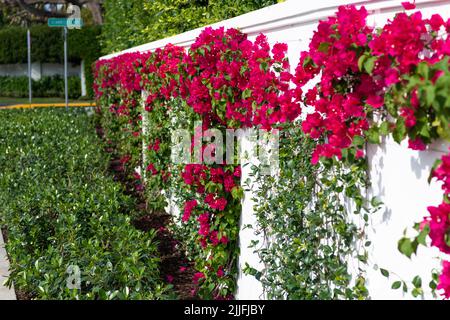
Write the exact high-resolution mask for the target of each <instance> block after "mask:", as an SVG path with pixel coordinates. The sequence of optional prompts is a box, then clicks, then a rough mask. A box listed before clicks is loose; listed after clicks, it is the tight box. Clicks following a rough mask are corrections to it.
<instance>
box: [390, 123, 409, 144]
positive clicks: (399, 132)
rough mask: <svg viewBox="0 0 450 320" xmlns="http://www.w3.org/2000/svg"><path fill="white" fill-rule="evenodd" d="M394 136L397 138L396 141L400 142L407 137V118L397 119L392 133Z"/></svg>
mask: <svg viewBox="0 0 450 320" xmlns="http://www.w3.org/2000/svg"><path fill="white" fill-rule="evenodd" d="M392 136H393V138H394V140H395V142H397V143H400V142H402V140H403V139H405V136H406V125H405V119H404V118H403V117H399V118H398V119H397V122H396V124H395V129H394V131H393V133H392Z"/></svg>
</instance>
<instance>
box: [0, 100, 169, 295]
mask: <svg viewBox="0 0 450 320" xmlns="http://www.w3.org/2000/svg"><path fill="white" fill-rule="evenodd" d="M108 163H109V159H108V158H107V156H105V154H104V153H103V152H102V151H101V148H99V140H98V138H97V137H96V135H95V130H94V126H93V124H92V121H91V119H90V118H89V116H88V115H87V114H86V113H85V112H84V111H83V110H71V111H70V112H65V111H64V110H55V109H40V110H26V111H22V110H11V111H8V110H3V111H1V112H0V208H1V209H0V222H1V225H2V226H3V227H4V228H5V229H6V230H7V234H8V241H7V247H6V248H7V251H8V254H9V257H10V262H11V277H10V279H9V283H10V284H11V283H12V282H14V285H15V287H16V289H18V290H20V291H22V292H26V293H28V294H29V295H31V296H32V297H34V298H38V299H158V298H163V297H166V293H167V289H168V288H167V287H166V286H164V285H163V283H162V281H161V279H160V275H159V271H158V267H159V258H158V255H157V243H155V241H154V236H155V232H154V231H150V232H147V233H143V232H141V231H138V230H136V229H135V228H134V227H133V226H132V225H131V224H130V217H129V216H128V213H132V208H133V207H134V205H135V204H134V201H133V200H132V198H131V197H129V196H126V195H125V194H124V190H123V187H122V186H121V185H120V184H119V183H117V182H114V181H113V179H112V177H110V176H108V174H107V166H108ZM71 265H75V266H78V267H79V268H80V271H81V290H78V289H69V288H68V287H67V285H66V284H67V280H68V279H70V278H69V275H70V273H68V268H69V267H70V266H71Z"/></svg>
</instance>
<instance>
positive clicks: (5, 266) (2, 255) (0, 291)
mask: <svg viewBox="0 0 450 320" xmlns="http://www.w3.org/2000/svg"><path fill="white" fill-rule="evenodd" d="M8 275H9V262H8V257H7V255H6V250H5V248H4V241H3V235H2V233H1V231H0V300H16V294H15V292H14V287H12V288H11V289H9V288H8V287H5V286H4V285H3V282H5V280H6V277H8Z"/></svg>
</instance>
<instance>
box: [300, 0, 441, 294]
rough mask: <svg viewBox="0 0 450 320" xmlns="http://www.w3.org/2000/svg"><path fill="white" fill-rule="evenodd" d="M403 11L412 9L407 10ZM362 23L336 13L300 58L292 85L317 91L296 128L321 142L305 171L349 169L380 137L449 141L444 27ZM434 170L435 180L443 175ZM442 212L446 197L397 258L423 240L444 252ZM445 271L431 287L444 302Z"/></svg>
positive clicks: (417, 146)
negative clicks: (333, 161) (339, 165)
mask: <svg viewBox="0 0 450 320" xmlns="http://www.w3.org/2000/svg"><path fill="white" fill-rule="evenodd" d="M404 7H405V9H407V10H412V9H415V6H414V5H413V4H411V3H404ZM366 17H367V11H366V10H365V8H364V7H361V8H360V9H357V8H356V7H354V6H346V7H340V8H339V10H338V12H337V13H336V16H333V17H330V18H328V20H326V21H321V22H320V23H319V26H318V29H317V31H316V32H315V33H314V36H313V38H312V40H311V43H310V47H309V51H306V52H302V53H301V61H300V64H299V66H298V67H297V70H296V76H295V82H296V84H297V85H298V86H299V87H300V88H303V87H304V85H305V84H307V83H308V82H309V81H310V80H312V79H314V78H315V77H316V76H319V74H320V80H319V83H318V84H317V85H315V86H314V88H313V89H310V90H308V91H307V92H306V93H304V94H302V96H301V99H302V100H303V102H304V104H305V105H307V106H311V107H312V108H313V110H314V112H312V113H311V114H309V115H308V116H307V117H306V120H305V121H304V122H303V123H302V127H303V131H304V132H305V133H307V134H308V135H309V136H310V137H311V138H313V139H319V138H321V139H323V140H322V141H324V142H323V143H320V144H319V145H318V146H317V147H316V149H315V150H314V152H313V157H312V161H313V163H318V162H319V160H320V159H322V160H326V159H330V158H334V157H336V158H338V159H341V160H343V161H350V162H352V163H354V162H355V161H356V160H355V159H358V158H361V157H363V156H364V151H363V146H364V144H365V143H366V142H369V143H375V144H378V143H380V137H381V136H387V135H392V137H393V138H394V140H395V141H396V142H398V143H400V142H401V141H402V140H404V139H405V138H407V137H408V139H409V140H408V141H409V148H411V149H413V150H425V149H426V147H427V145H429V144H430V143H431V142H433V141H435V140H436V139H446V140H449V137H450V127H449V123H450V122H449V119H450V94H449V93H450V77H449V75H450V72H449V54H450V37H449V32H450V20H448V21H447V22H445V21H444V19H443V18H442V17H441V16H440V15H438V14H434V15H432V17H431V18H430V19H424V18H423V17H422V14H421V12H420V11H416V12H414V13H412V14H407V13H406V12H401V13H398V14H397V15H396V16H395V17H394V19H392V20H389V21H388V23H387V24H386V25H385V26H384V27H383V28H382V29H380V30H373V29H372V28H369V27H368V26H367V24H366ZM298 92H301V90H298ZM439 168H440V170H439V171H438V177H442V176H443V175H445V174H446V173H445V170H448V168H447V167H445V166H441V167H439ZM447 204H448V197H447V194H446V195H445V196H444V202H443V204H442V205H441V206H439V207H438V208H435V207H430V208H429V211H430V213H431V217H427V218H425V221H424V223H423V224H422V227H424V226H425V225H427V226H428V227H427V228H422V231H423V232H421V234H419V236H418V238H416V239H415V240H413V241H411V240H409V239H402V240H401V241H400V242H399V249H400V251H401V252H403V253H404V254H406V255H407V256H409V257H410V256H411V254H412V253H413V252H416V249H417V245H418V244H419V243H422V244H424V245H426V242H425V237H426V234H424V233H426V232H429V235H430V237H431V240H432V242H431V245H432V246H438V247H439V249H440V250H441V251H443V252H448V250H447V249H448V248H449V243H448V242H446V241H447V240H446V239H447V236H446V234H448V232H449V230H450V228H449V226H448V225H447V224H446V223H445V222H444V221H447V220H448V216H449V214H450V211H449V210H448V209H449V207H448V206H447ZM436 222H438V223H436ZM436 237H437V238H438V239H439V240H438V241H436V239H435V238H436ZM448 271H449V268H448V262H444V268H443V273H442V275H441V276H440V283H439V285H438V286H437V287H438V288H440V289H444V293H443V294H444V296H445V297H446V298H448V297H450V288H449V282H448V278H449V275H448Z"/></svg>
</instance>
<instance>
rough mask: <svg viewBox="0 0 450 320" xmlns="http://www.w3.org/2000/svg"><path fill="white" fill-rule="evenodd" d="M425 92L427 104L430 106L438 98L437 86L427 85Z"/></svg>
mask: <svg viewBox="0 0 450 320" xmlns="http://www.w3.org/2000/svg"><path fill="white" fill-rule="evenodd" d="M425 94H426V96H425V97H426V103H427V106H428V107H430V106H431V105H432V104H433V101H434V99H435V98H436V88H435V87H434V86H433V85H429V86H426V87H425Z"/></svg>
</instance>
